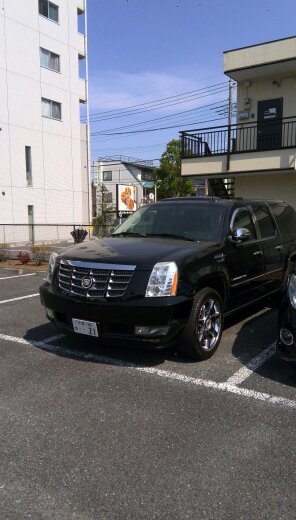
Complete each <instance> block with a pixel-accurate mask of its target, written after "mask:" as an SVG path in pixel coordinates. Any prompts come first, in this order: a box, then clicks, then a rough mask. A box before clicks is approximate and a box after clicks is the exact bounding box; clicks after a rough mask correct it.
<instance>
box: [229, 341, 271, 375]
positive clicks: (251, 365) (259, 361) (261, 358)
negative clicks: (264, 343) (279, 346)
mask: <svg viewBox="0 0 296 520" xmlns="http://www.w3.org/2000/svg"><path fill="white" fill-rule="evenodd" d="M274 353H275V342H274V343H272V344H271V345H269V347H267V348H266V349H265V350H263V351H262V352H261V353H260V354H259V355H258V356H256V357H254V358H252V359H251V360H250V361H249V362H248V363H247V364H246V365H245V366H244V367H242V368H240V369H239V370H238V371H237V372H235V374H233V375H232V376H231V377H229V379H227V384H229V385H239V384H241V383H242V382H243V381H245V380H246V379H247V378H248V377H250V376H251V375H252V374H253V373H254V372H256V371H257V370H258V368H260V367H261V365H263V364H264V363H265V362H266V361H267V360H268V359H269V358H270V357H271V356H273V354H274Z"/></svg>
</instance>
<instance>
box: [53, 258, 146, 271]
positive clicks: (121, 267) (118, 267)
mask: <svg viewBox="0 0 296 520" xmlns="http://www.w3.org/2000/svg"><path fill="white" fill-rule="evenodd" d="M57 265H62V266H63V265H70V266H71V267H82V268H83V267H85V268H86V269H106V270H109V271H113V270H114V271H134V270H135V269H136V267H137V266H136V265H125V264H102V263H100V262H84V261H80V260H67V259H64V258H63V259H62V258H61V259H60V261H59V262H58V264H57Z"/></svg>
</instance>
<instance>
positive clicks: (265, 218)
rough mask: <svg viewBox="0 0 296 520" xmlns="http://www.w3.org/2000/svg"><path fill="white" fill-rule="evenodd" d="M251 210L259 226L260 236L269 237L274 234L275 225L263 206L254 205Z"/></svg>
mask: <svg viewBox="0 0 296 520" xmlns="http://www.w3.org/2000/svg"><path fill="white" fill-rule="evenodd" d="M253 211H254V214H255V217H256V220H257V223H258V226H259V230H260V235H261V238H269V237H273V236H274V235H275V231H276V230H275V225H274V222H273V220H272V218H271V216H270V214H269V211H268V209H267V208H266V207H265V206H254V207H253Z"/></svg>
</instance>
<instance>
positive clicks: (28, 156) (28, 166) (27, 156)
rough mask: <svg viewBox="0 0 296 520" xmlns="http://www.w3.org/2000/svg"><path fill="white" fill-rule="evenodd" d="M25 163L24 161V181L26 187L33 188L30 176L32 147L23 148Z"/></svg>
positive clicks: (31, 176)
mask: <svg viewBox="0 0 296 520" xmlns="http://www.w3.org/2000/svg"><path fill="white" fill-rule="evenodd" d="M25 161H26V179H27V186H33V174H32V147H31V146H27V145H26V146H25Z"/></svg>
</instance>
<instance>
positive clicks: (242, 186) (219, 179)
mask: <svg viewBox="0 0 296 520" xmlns="http://www.w3.org/2000/svg"><path fill="white" fill-rule="evenodd" d="M224 72H225V74H226V75H227V76H229V78H231V81H235V82H237V121H236V124H234V125H231V126H227V125H226V126H220V127H215V128H207V129H201V130H192V131H188V132H181V140H182V175H184V176H195V177H198V178H205V179H207V182H208V187H209V193H213V194H217V195H227V194H235V195H236V196H243V197H256V198H280V199H283V200H285V201H286V202H288V203H290V204H291V205H293V206H294V208H296V160H295V157H296V95H295V93H296V36H294V37H291V38H285V39H282V40H276V41H271V42H266V43H262V44H259V45H253V46H251V47H244V48H240V49H235V50H231V51H226V52H225V53H224ZM229 186H230V187H229Z"/></svg>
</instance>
